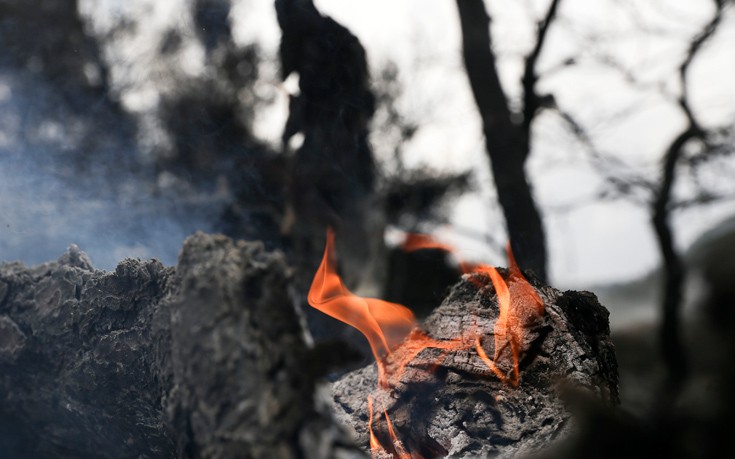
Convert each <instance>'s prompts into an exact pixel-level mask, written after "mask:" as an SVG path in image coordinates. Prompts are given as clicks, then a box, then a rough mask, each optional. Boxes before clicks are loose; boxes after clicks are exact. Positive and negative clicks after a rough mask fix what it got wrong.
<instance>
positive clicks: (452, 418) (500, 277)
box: [309, 234, 618, 459]
mask: <svg viewBox="0 0 735 459" xmlns="http://www.w3.org/2000/svg"><path fill="white" fill-rule="evenodd" d="M332 240H333V236H332V235H331V234H330V235H329V236H328V242H327V248H326V249H325V255H324V259H323V262H322V266H321V267H320V269H319V271H318V272H317V276H316V277H315V279H314V283H313V284H312V291H311V293H310V297H309V301H310V303H311V304H312V306H314V307H316V308H317V309H320V310H322V311H324V312H327V313H328V314H330V315H332V316H334V317H335V318H338V319H340V320H342V321H344V322H346V323H348V324H350V325H352V326H354V327H356V328H358V329H359V330H360V331H362V332H363V333H364V334H365V336H366V337H367V338H368V340H369V341H370V343H371V347H372V348H373V351H374V353H375V356H376V360H377V364H376V365H373V366H369V367H366V368H363V369H361V370H357V371H355V372H353V373H350V374H348V375H346V376H345V377H343V378H342V379H341V380H339V381H337V382H336V383H335V384H334V385H333V388H332V389H333V395H334V409H335V412H336V413H337V416H338V417H339V418H340V419H341V420H342V421H343V422H344V423H345V424H347V425H350V426H352V427H353V428H354V431H355V434H356V436H357V440H358V443H361V444H364V445H369V446H370V448H371V450H372V451H373V456H374V457H378V458H383V457H385V458H388V457H393V458H400V459H418V458H425V457H444V456H447V455H449V456H451V457H473V458H474V457H496V456H501V457H512V456H518V455H525V454H528V453H530V452H532V451H534V450H537V449H540V448H541V447H547V446H549V445H550V444H551V443H552V442H554V441H555V440H557V439H559V438H563V437H565V436H566V434H567V433H568V432H570V431H571V430H573V429H574V422H573V420H572V419H571V414H570V411H569V409H568V408H567V406H566V405H565V402H564V398H563V396H562V395H563V393H564V391H563V389H564V388H565V387H573V388H574V389H575V390H584V391H585V393H586V394H591V395H592V396H593V397H594V398H595V399H597V400H600V401H602V402H603V403H607V404H610V405H614V404H616V403H617V401H618V388H617V363H616V358H615V353H614V349H613V345H612V343H611V341H610V337H609V327H608V320H607V318H608V312H607V310H606V309H605V308H603V307H602V306H600V305H599V303H598V302H597V300H596V298H595V297H594V295H592V294H589V293H585V292H564V293H562V292H559V291H557V290H555V289H553V288H551V287H548V286H544V285H541V284H539V283H538V282H536V281H534V284H533V285H532V284H531V283H529V282H528V281H527V280H526V277H525V276H524V275H523V273H521V271H520V269H519V268H518V267H517V266H516V264H515V261H514V259H513V258H512V254H511V253H510V250H509V259H510V262H511V263H510V265H511V266H510V268H509V269H508V270H503V271H502V273H501V272H500V271H499V270H496V269H495V268H492V267H490V266H484V265H479V266H470V265H468V264H465V263H461V264H460V266H461V267H462V269H463V270H465V271H466V272H468V273H470V274H466V275H465V277H464V278H463V280H462V281H461V282H460V283H458V284H457V285H456V286H455V287H454V288H453V290H452V291H451V293H450V294H449V296H448V297H447V298H446V300H445V301H444V303H443V304H442V305H441V306H440V307H439V308H438V309H437V310H436V311H435V312H434V313H433V314H432V315H431V316H430V317H429V318H428V319H427V320H426V322H425V323H424V325H423V330H422V329H419V328H414V329H413V331H411V332H410V333H408V334H407V335H406V334H404V335H403V336H404V337H405V339H404V340H403V342H402V343H401V344H399V345H397V346H391V345H390V344H389V343H390V340H388V339H387V338H386V337H388V336H391V335H395V333H396V332H397V331H399V330H400V329H401V328H403V329H405V328H406V322H410V321H411V319H412V317H407V315H406V314H407V313H406V311H405V310H404V309H401V306H400V305H396V304H391V303H385V302H380V301H379V300H375V299H367V298H360V297H357V296H356V295H354V294H352V293H350V292H349V291H348V290H347V289H346V288H344V287H343V286H342V285H341V281H340V280H339V277H338V275H337V274H336V270H335V268H334V264H335V254H334V252H333V242H332ZM407 242H408V244H407V246H410V245H411V242H416V240H415V239H413V240H412V239H411V238H409V239H408V240H407ZM420 245H421V246H422V247H429V248H433V249H436V248H446V249H448V248H447V247H442V246H441V245H438V244H436V243H433V242H432V241H429V240H425V241H420ZM414 248H416V247H414ZM408 249H411V247H408ZM414 324H415V323H414ZM491 338H492V339H491ZM392 340H393V341H394V342H395V340H396V338H395V336H392ZM376 348H377V349H378V350H377V351H376ZM489 355H492V356H493V358H492V359H491V358H490V357H488V356H489ZM376 388H377V389H376Z"/></svg>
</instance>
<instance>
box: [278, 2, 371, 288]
mask: <svg viewBox="0 0 735 459" xmlns="http://www.w3.org/2000/svg"><path fill="white" fill-rule="evenodd" d="M275 5H276V11H277V14H278V22H279V25H280V27H281V30H282V32H283V33H282V37H281V45H280V56H281V70H282V77H283V78H284V79H286V78H287V77H288V76H289V75H291V74H297V75H298V77H299V89H300V94H299V95H296V96H292V97H291V103H290V109H289V118H288V121H287V124H286V127H285V129H284V133H283V142H284V146H287V145H288V142H289V140H290V139H291V138H292V137H293V136H294V135H296V134H298V133H301V134H302V135H303V144H302V145H301V147H299V148H298V150H297V151H296V152H295V155H294V158H293V165H292V175H291V179H290V184H289V188H290V190H289V201H290V203H291V205H292V210H293V215H292V216H293V218H292V219H291V220H290V222H289V221H288V220H287V222H286V224H285V225H284V227H283V230H284V232H286V233H287V234H289V235H290V236H291V239H292V241H293V244H294V245H295V251H296V252H298V253H299V255H300V257H301V258H303V259H304V260H303V261H302V260H295V262H296V263H297V264H298V267H299V268H303V269H300V270H299V272H303V273H309V274H307V275H308V276H310V275H311V274H310V273H313V272H314V270H315V269H316V266H317V265H318V264H319V259H320V257H321V251H322V247H323V241H324V234H325V227H326V226H327V225H329V226H331V227H333V228H334V229H335V230H336V234H337V245H338V247H339V249H340V253H341V254H342V255H343V256H342V261H343V268H344V276H345V280H346V281H347V282H348V284H350V285H352V286H355V284H357V283H358V282H359V281H360V280H361V278H362V277H364V272H365V271H366V269H368V268H366V267H369V266H370V264H371V263H370V260H371V254H375V253H381V254H382V250H383V249H382V233H383V226H384V225H383V224H382V219H383V218H382V217H380V216H379V215H376V212H372V210H373V209H374V207H373V204H374V203H373V202H372V197H373V190H374V184H375V174H376V172H375V165H374V160H373V153H372V150H371V147H370V145H369V143H368V133H369V130H368V123H369V121H370V119H371V117H372V116H373V112H374V110H375V98H374V96H373V94H372V92H371V90H370V79H369V71H368V66H367V60H366V56H365V50H364V49H363V47H362V45H361V44H360V41H359V40H358V39H357V37H355V36H354V35H353V34H352V33H351V32H350V31H349V30H347V29H346V28H345V27H343V26H341V25H340V24H338V23H337V22H335V21H334V20H333V19H331V18H329V17H327V16H322V15H321V14H320V13H319V11H317V9H316V7H315V6H314V4H313V3H312V1H311V0H277V1H276V2H275ZM371 212H372V213H371ZM378 258H382V257H377V258H376V257H372V259H378ZM309 281H310V279H309V278H307V279H306V282H304V284H305V285H304V287H306V286H307V285H308V282H309ZM304 290H306V288H304Z"/></svg>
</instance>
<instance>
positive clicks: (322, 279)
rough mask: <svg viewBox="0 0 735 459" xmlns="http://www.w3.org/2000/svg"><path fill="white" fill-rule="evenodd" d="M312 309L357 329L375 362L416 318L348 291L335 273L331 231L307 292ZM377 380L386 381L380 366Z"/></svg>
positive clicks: (404, 309) (396, 306) (402, 309)
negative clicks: (364, 339) (366, 343)
mask: <svg viewBox="0 0 735 459" xmlns="http://www.w3.org/2000/svg"><path fill="white" fill-rule="evenodd" d="M307 299H308V301H309V304H310V305H311V306H313V307H314V308H316V309H318V310H320V311H322V312H323V313H325V314H328V315H330V316H332V317H334V318H335V319H338V320H341V321H342V322H344V323H346V324H348V325H351V326H353V327H354V328H356V329H358V330H359V331H360V332H361V333H362V334H363V335H365V338H367V340H368V343H369V344H370V349H371V350H372V352H373V355H374V356H375V360H376V361H378V362H381V361H382V359H383V357H385V356H387V355H388V354H390V352H391V350H392V349H393V348H394V347H395V346H396V345H397V344H399V343H400V342H401V341H403V339H404V338H405V337H406V335H408V333H409V332H410V331H411V330H412V329H413V328H414V327H415V326H416V319H415V317H414V315H413V313H412V312H411V310H410V309H408V308H407V307H405V306H402V305H400V304H397V303H390V302H388V301H383V300H378V299H375V298H363V297H360V296H357V295H355V294H354V293H352V292H350V291H349V290H348V289H347V287H345V285H344V284H343V283H342V279H341V278H340V277H339V274H337V258H336V256H335V253H334V231H332V229H331V228H330V229H328V230H327V244H326V247H325V249H324V256H323V258H322V262H321V264H320V265H319V269H318V270H317V272H316V275H315V276H314V280H313V281H312V283H311V288H310V289H309V295H308V298H307ZM379 370H380V375H381V376H380V380H381V381H385V378H384V376H385V374H384V371H383V367H382V365H379Z"/></svg>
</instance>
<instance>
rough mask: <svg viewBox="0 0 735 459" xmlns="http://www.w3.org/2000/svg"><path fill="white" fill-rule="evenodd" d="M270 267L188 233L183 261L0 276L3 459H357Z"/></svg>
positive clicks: (52, 266)
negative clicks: (108, 269)
mask: <svg viewBox="0 0 735 459" xmlns="http://www.w3.org/2000/svg"><path fill="white" fill-rule="evenodd" d="M290 282H291V280H290V275H289V273H288V270H287V269H286V266H285V264H284V262H283V260H282V257H281V256H279V255H275V254H272V253H268V252H266V251H265V250H264V249H263V248H262V246H261V245H260V244H250V243H244V242H241V243H237V244H235V243H233V242H232V241H231V240H229V239H227V238H225V237H222V236H206V235H203V234H198V235H195V236H192V237H191V238H189V239H188V240H187V242H186V243H185V246H184V248H183V250H182V253H181V257H180V262H179V264H178V266H177V267H176V268H175V269H174V268H165V267H164V266H162V265H161V264H160V263H159V262H157V261H146V262H144V261H139V260H125V261H123V262H121V263H120V264H119V265H118V267H117V269H116V270H115V271H114V272H105V271H98V270H95V269H93V268H92V266H91V263H90V262H89V259H88V258H87V257H86V255H84V253H83V252H81V251H79V249H78V248H76V247H72V248H71V249H70V250H69V252H68V253H67V254H65V255H64V256H62V257H61V258H60V259H59V260H58V261H57V262H52V263H46V264H43V265H40V266H35V267H26V266H23V265H22V264H20V263H11V264H2V265H0V450H2V451H3V457H7V458H10V459H13V458H29V457H33V458H41V459H42V458H81V459H84V458H124V457H130V458H191V459H193V458H243V457H247V458H274V457H275V458H314V459H316V458H322V457H327V458H331V457H335V458H336V457H353V456H355V455H358V456H359V454H360V453H359V451H358V450H356V449H354V448H353V447H352V446H351V445H350V442H349V440H348V439H347V438H346V437H345V436H344V435H343V434H342V433H341V431H340V429H339V428H338V427H337V425H336V423H335V422H333V421H332V420H331V418H330V415H329V413H328V410H327V409H324V407H325V406H326V402H325V401H322V398H320V396H318V395H316V393H318V392H319V391H318V386H317V384H316V380H317V378H318V376H319V375H318V374H315V373H314V371H312V369H313V368H314V365H313V364H312V361H311V360H310V358H309V356H310V354H309V353H310V348H311V346H310V341H309V338H308V335H307V334H306V332H305V328H304V327H303V325H302V321H301V317H300V315H299V314H298V313H297V312H296V309H295V306H294V304H295V303H294V300H293V296H292V293H291V291H290Z"/></svg>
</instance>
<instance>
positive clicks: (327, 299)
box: [308, 229, 544, 459]
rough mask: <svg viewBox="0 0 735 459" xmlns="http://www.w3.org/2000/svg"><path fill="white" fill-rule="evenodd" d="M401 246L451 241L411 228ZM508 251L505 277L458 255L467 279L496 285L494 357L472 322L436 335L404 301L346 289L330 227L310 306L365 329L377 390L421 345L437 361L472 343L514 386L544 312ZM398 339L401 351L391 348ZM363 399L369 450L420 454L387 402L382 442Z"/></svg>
mask: <svg viewBox="0 0 735 459" xmlns="http://www.w3.org/2000/svg"><path fill="white" fill-rule="evenodd" d="M403 247H404V249H405V250H407V251H413V250H420V249H439V250H444V251H447V252H448V253H452V254H454V253H455V252H454V250H453V249H452V248H451V247H450V246H447V245H445V244H441V243H438V242H436V241H434V240H433V239H432V238H431V237H430V236H427V235H420V234H409V235H408V236H407V238H406V241H405V243H404V245H403ZM507 253H508V260H509V264H510V267H509V269H508V276H507V282H506V280H504V279H503V277H502V276H501V275H500V273H498V271H497V270H496V269H495V268H493V267H492V266H488V265H473V264H469V263H465V262H463V261H462V260H459V259H458V263H459V266H460V269H461V270H462V272H463V273H465V274H470V275H471V277H470V279H469V280H470V281H471V282H473V283H475V284H476V285H478V284H482V279H487V278H489V279H490V281H491V282H492V284H493V287H494V288H495V292H496V295H497V302H498V309H499V313H498V319H497V321H496V323H495V328H494V336H495V354H494V356H493V357H494V358H493V359H492V360H491V359H490V358H489V357H488V355H487V353H486V352H485V350H484V349H483V348H482V341H481V336H480V334H479V331H478V330H477V329H476V327H474V326H473V327H471V329H470V330H465V331H464V333H463V334H462V335H461V336H459V337H458V338H456V339H452V340H436V339H434V338H431V337H430V336H428V335H427V334H426V333H424V332H423V331H422V330H420V329H419V328H418V327H417V326H416V320H415V318H414V315H413V313H412V312H411V311H410V310H409V309H408V308H406V307H405V306H403V305H400V304H396V303H390V302H387V301H382V300H378V299H374V298H363V297H360V296H357V295H355V294H354V293H352V292H350V291H349V290H348V289H347V287H345V286H344V284H343V283H342V280H341V278H340V277H339V275H338V274H337V260H336V256H335V250H334V232H333V231H332V230H331V229H329V230H328V231H327V243H326V247H325V249H324V257H323V258H322V262H321V265H320V266H319V269H318V270H317V273H316V275H315V276H314V280H313V282H312V284H311V289H310V290H309V295H308V301H309V304H311V306H313V307H314V308H316V309H318V310H320V311H322V312H324V313H326V314H328V315H330V316H332V317H334V318H336V319H338V320H341V321H342V322H345V323H347V324H349V325H351V326H353V327H355V328H356V329H358V330H359V331H360V332H362V334H363V335H365V337H366V338H367V340H368V342H369V343H370V348H371V349H372V352H373V355H374V356H375V360H376V362H377V366H378V390H387V389H389V388H390V387H395V386H396V384H398V382H400V380H401V377H402V376H403V374H404V372H405V369H406V367H407V366H408V364H409V363H411V362H412V361H413V360H414V359H415V358H416V356H418V355H419V354H420V353H421V352H422V351H423V350H424V349H427V348H434V349H440V350H442V351H443V352H442V353H441V355H440V356H439V357H438V358H437V359H436V362H437V364H439V363H440V362H441V361H442V360H443V359H444V357H445V356H446V355H447V354H448V353H449V352H453V351H459V350H466V349H470V348H473V347H474V348H475V349H476V351H477V354H478V356H479V357H480V359H481V360H482V361H483V362H485V364H487V366H488V368H490V370H491V371H492V372H493V373H494V374H495V375H496V376H497V377H498V378H499V379H500V380H501V381H503V382H504V383H507V384H510V385H512V386H513V387H517V386H518V384H519V382H520V372H519V368H518V365H519V358H520V354H521V350H522V343H523V337H524V333H525V330H527V329H528V328H530V327H532V326H533V325H534V324H535V323H536V322H537V321H538V320H540V318H541V317H542V316H543V314H544V303H543V301H542V300H541V297H540V296H539V295H538V293H537V292H536V290H535V289H534V288H533V286H531V284H529V283H528V281H527V280H526V278H525V277H524V276H523V274H522V273H521V270H520V269H519V268H518V265H517V264H516V262H515V259H514V258H513V254H512V253H511V250H510V245H508V247H507ZM455 257H456V254H455ZM401 343H403V344H402V346H403V347H402V349H401V352H400V353H392V351H393V350H394V349H395V347H396V346H397V345H398V344H401ZM367 402H368V411H369V419H368V432H369V435H370V449H371V450H372V452H373V456H374V457H376V456H377V455H380V453H386V454H392V455H393V457H396V458H398V459H421V455H420V454H418V453H413V452H409V451H407V449H406V448H405V446H404V445H403V443H402V442H401V441H400V440H399V438H398V436H397V435H396V431H395V429H394V427H393V423H392V422H391V420H390V417H389V416H388V412H387V411H386V410H385V408H383V409H382V413H383V416H384V418H385V421H386V426H387V429H388V434H389V436H390V445H389V446H387V447H386V446H384V445H383V444H381V442H380V440H379V439H378V438H377V436H376V435H375V433H374V431H373V421H374V409H375V407H374V397H373V396H368V400H367Z"/></svg>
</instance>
